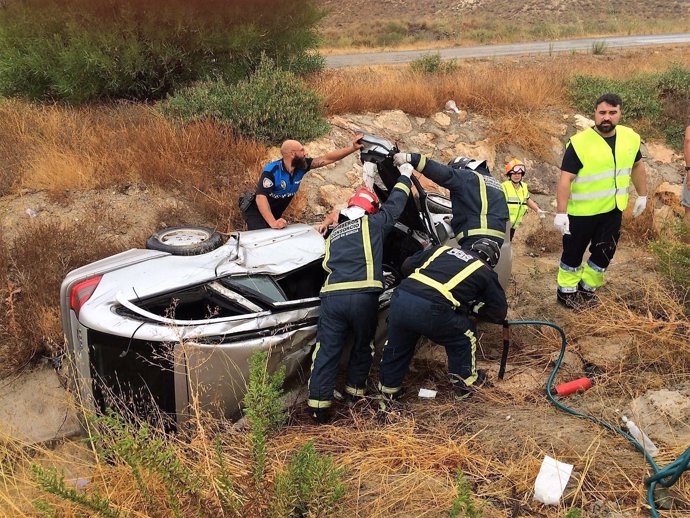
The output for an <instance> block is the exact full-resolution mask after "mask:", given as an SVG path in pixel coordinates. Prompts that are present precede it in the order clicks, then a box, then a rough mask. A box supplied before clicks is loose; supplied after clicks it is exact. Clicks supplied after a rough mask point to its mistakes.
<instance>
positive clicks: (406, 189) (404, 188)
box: [393, 182, 410, 196]
mask: <svg viewBox="0 0 690 518" xmlns="http://www.w3.org/2000/svg"><path fill="white" fill-rule="evenodd" d="M393 189H400V190H401V191H402V192H404V193H405V194H407V195H408V196H409V195H410V188H409V187H408V186H407V185H405V184H404V183H402V182H398V183H396V184H395V185H394V186H393Z"/></svg>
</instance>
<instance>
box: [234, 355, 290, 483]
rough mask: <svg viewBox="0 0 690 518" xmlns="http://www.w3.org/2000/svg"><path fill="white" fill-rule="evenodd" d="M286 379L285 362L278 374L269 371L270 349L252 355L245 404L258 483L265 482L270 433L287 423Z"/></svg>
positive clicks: (255, 477) (255, 475)
mask: <svg viewBox="0 0 690 518" xmlns="http://www.w3.org/2000/svg"><path fill="white" fill-rule="evenodd" d="M284 380H285V366H282V367H281V368H280V369H279V370H278V372H276V373H275V374H270V373H269V372H268V353H266V352H257V353H254V354H252V356H251V357H250V358H249V382H248V383H247V394H246V395H245V396H244V405H245V414H246V416H247V420H248V421H249V427H250V434H249V442H250V444H251V450H252V459H253V461H254V465H253V470H254V480H255V482H256V485H257V486H261V485H263V476H264V471H265V469H266V445H267V442H268V437H269V435H271V434H273V433H275V432H277V431H278V430H279V429H280V428H281V427H282V426H283V424H285V419H286V415H285V410H284V407H283V381H284Z"/></svg>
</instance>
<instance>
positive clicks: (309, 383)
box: [307, 342, 321, 390]
mask: <svg viewBox="0 0 690 518" xmlns="http://www.w3.org/2000/svg"><path fill="white" fill-rule="evenodd" d="M320 348H321V342H316V345H315V346H314V352H313V353H311V369H309V379H308V380H307V390H309V385H311V375H312V374H313V373H314V362H315V361H316V353H318V352H319V349H320Z"/></svg>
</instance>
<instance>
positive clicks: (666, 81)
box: [570, 64, 690, 150]
mask: <svg viewBox="0 0 690 518" xmlns="http://www.w3.org/2000/svg"><path fill="white" fill-rule="evenodd" d="M605 92H615V93H617V94H618V95H620V96H621V98H622V99H623V115H624V117H625V119H626V120H628V121H635V122H642V121H645V122H646V123H647V124H649V125H650V127H651V129H652V130H653V131H654V132H656V134H657V136H662V137H664V138H665V139H666V142H667V144H668V145H669V146H671V147H673V148H674V149H677V150H680V148H681V146H682V143H683V138H682V135H683V132H684V131H685V122H686V120H687V119H686V117H687V114H688V113H689V112H690V71H688V70H687V69H686V68H684V67H683V66H681V65H678V64H674V65H672V66H671V67H669V68H668V69H667V70H666V71H664V72H661V73H642V74H637V75H635V76H633V77H631V78H627V79H611V78H607V77H601V76H588V75H576V76H574V77H573V79H572V81H571V83H570V96H571V99H572V101H573V104H574V106H575V108H576V109H578V110H581V111H583V112H585V113H591V112H592V111H593V109H594V106H593V103H594V101H595V100H596V99H597V98H598V97H599V96H600V95H602V94H603V93H605Z"/></svg>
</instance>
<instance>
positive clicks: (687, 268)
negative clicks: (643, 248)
mask: <svg viewBox="0 0 690 518" xmlns="http://www.w3.org/2000/svg"><path fill="white" fill-rule="evenodd" d="M681 225H682V223H681ZM682 232H684V233H686V234H687V230H686V229H683V230H682ZM650 248H651V250H652V253H653V254H654V256H655V257H656V268H657V271H658V272H659V273H660V274H661V276H662V278H663V279H664V282H665V283H666V284H667V285H668V286H669V288H670V289H671V291H672V293H674V294H675V295H676V297H677V298H678V300H679V301H680V302H681V303H683V304H684V305H685V307H686V310H687V311H689V312H690V245H689V244H684V243H682V242H680V241H674V240H658V241H654V242H652V243H651V244H650Z"/></svg>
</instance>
